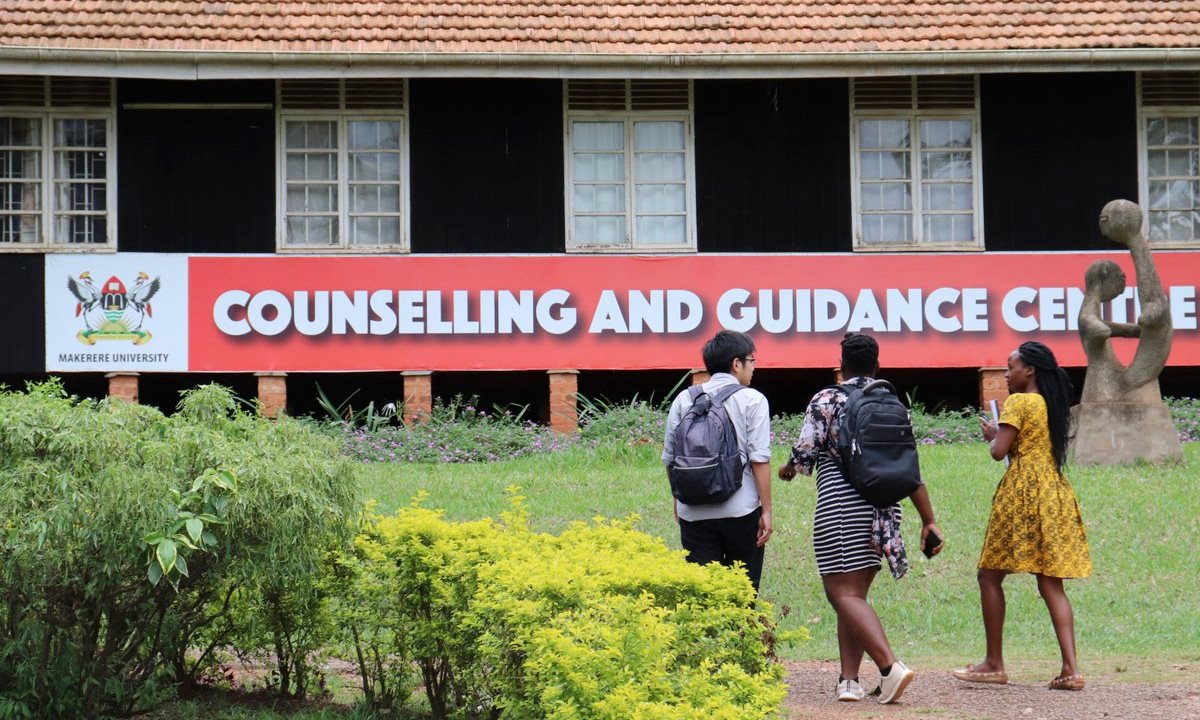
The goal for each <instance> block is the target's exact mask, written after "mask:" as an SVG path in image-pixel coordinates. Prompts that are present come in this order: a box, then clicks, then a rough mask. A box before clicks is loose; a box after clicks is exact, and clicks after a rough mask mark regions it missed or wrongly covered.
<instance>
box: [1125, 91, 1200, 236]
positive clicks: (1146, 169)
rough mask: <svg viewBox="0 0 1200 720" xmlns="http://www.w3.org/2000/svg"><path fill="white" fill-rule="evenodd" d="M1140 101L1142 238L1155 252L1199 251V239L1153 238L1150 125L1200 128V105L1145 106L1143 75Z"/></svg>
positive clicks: (1139, 147)
mask: <svg viewBox="0 0 1200 720" xmlns="http://www.w3.org/2000/svg"><path fill="white" fill-rule="evenodd" d="M1137 98H1138V100H1137V105H1138V115H1137V155H1138V204H1139V205H1141V206H1142V234H1143V235H1144V236H1145V238H1146V240H1147V241H1148V242H1149V243H1150V244H1151V245H1152V246H1153V247H1156V248H1163V249H1187V250H1195V249H1196V248H1197V247H1200V236H1197V237H1194V238H1193V239H1191V240H1154V239H1152V238H1151V237H1150V142H1149V140H1150V138H1149V121H1150V118H1151V117H1165V118H1188V119H1192V120H1196V121H1197V123H1198V124H1200V105H1150V106H1145V105H1143V104H1142V73H1138V74H1137ZM1198 180H1200V178H1198Z"/></svg>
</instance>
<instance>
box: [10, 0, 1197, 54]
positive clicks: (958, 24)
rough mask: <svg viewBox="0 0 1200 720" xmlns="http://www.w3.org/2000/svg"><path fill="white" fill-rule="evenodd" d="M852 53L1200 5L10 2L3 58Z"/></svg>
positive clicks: (1123, 19)
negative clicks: (61, 53) (64, 54)
mask: <svg viewBox="0 0 1200 720" xmlns="http://www.w3.org/2000/svg"><path fill="white" fill-rule="evenodd" d="M5 46H7V47H42V48H64V49H65V48H73V49H109V50H177V51H225V52H231V51H262V52H296V51H325V52H350V53H376V52H389V53H534V54H536V53H547V54H566V53H585V54H620V53H637V54H701V55H703V54H713V53H844V52H872V51H923V52H930V51H953V50H983V51H994V50H1070V49H1085V48H1131V49H1132V48H1143V49H1144V48H1194V47H1198V46H1200V2H1193V1H1181V2H1171V1H1163V0H1128V1H1125V2H1120V1H1117V2H1021V1H1020V0H993V1H992V2H970V1H967V0H945V1H942V2H920V1H919V0H878V1H875V2H869V1H867V0H855V1H852V2H831V1H828V0H826V1H821V0H758V1H757V2H752V1H751V0H727V1H726V2H704V1H702V0H673V1H668V2H629V1H625V2H621V1H620V0H576V1H575V2H569V3H544V2H508V1H506V0H477V1H476V2H450V1H446V2H348V1H338V0H334V1H332V2H255V1H253V0H207V1H203V2H186V1H182V0H0V48H3V47H5Z"/></svg>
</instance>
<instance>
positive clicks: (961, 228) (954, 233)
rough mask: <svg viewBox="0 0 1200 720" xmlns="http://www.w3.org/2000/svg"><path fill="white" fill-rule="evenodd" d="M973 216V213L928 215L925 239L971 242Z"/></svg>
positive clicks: (924, 230) (946, 241)
mask: <svg viewBox="0 0 1200 720" xmlns="http://www.w3.org/2000/svg"><path fill="white" fill-rule="evenodd" d="M972 223H973V218H972V216H971V215H926V216H925V219H924V227H923V240H924V241H925V242H927V243H935V244H940V243H957V244H966V243H970V242H971V236H972V235H973V230H972V227H971V226H972Z"/></svg>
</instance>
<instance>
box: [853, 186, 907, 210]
mask: <svg viewBox="0 0 1200 720" xmlns="http://www.w3.org/2000/svg"><path fill="white" fill-rule="evenodd" d="M861 199H862V209H863V210H868V211H869V210H911V209H912V188H911V186H910V185H909V184H908V183H863V184H862V195H861Z"/></svg>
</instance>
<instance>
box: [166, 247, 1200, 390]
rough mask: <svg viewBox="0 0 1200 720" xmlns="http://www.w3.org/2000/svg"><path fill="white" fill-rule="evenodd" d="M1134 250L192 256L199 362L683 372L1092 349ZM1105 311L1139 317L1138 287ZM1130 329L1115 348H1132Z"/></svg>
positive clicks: (1178, 352)
mask: <svg viewBox="0 0 1200 720" xmlns="http://www.w3.org/2000/svg"><path fill="white" fill-rule="evenodd" d="M1102 258H1106V259H1111V260H1114V261H1116V262H1117V263H1118V264H1119V265H1121V267H1122V268H1124V269H1125V272H1126V274H1127V276H1128V278H1129V282H1130V284H1131V285H1132V284H1133V283H1134V282H1135V281H1134V277H1135V276H1134V273H1133V264H1132V261H1131V259H1130V257H1129V254H1128V253H1120V252H1111V253H1039V254H1006V253H986V254H970V255H967V254H955V255H934V254H923V253H912V254H904V255H891V254H889V255H689V256H499V257H495V256H455V257H448V256H385V257H311V256H309V257H279V256H195V257H191V258H189V259H188V295H189V300H188V326H189V332H188V341H189V342H188V347H189V350H188V358H189V362H188V369H189V370H191V371H270V370H277V371H296V372H298V371H312V372H339V371H368V370H528V369H552V368H576V369H654V368H668V369H669V368H688V367H697V366H699V365H700V364H701V360H700V347H701V345H702V344H703V341H704V340H705V339H707V338H708V337H709V336H711V335H712V334H713V333H714V332H715V331H716V330H718V329H720V328H722V327H727V328H731V329H735V330H743V331H746V332H749V333H750V334H751V335H752V336H753V337H754V339H755V342H756V344H757V346H758V358H759V367H767V368H771V367H775V368H806V367H822V368H828V367H833V366H835V365H836V364H837V360H838V351H839V349H838V340H839V339H840V338H841V336H842V334H843V333H844V332H846V331H847V330H859V331H863V332H868V333H871V334H873V335H875V336H876V337H877V338H878V339H879V341H880V346H881V357H880V360H881V363H882V364H883V365H884V366H885V367H889V368H903V367H912V368H927V367H981V366H988V365H1002V364H1003V363H1004V362H1005V359H1006V358H1007V356H1008V354H1009V352H1011V351H1012V350H1013V349H1014V348H1016V346H1017V345H1018V344H1020V343H1021V342H1023V341H1025V340H1034V339H1036V340H1041V341H1043V342H1046V343H1047V344H1049V345H1050V346H1051V347H1052V348H1054V350H1055V352H1056V353H1057V354H1058V356H1059V358H1060V360H1061V362H1062V363H1063V364H1065V365H1083V364H1085V359H1084V356H1083V351H1082V348H1081V346H1080V343H1079V337H1078V334H1077V332H1076V328H1075V322H1076V316H1077V314H1078V309H1079V305H1080V303H1081V302H1082V298H1083V289H1082V288H1083V274H1084V271H1085V270H1086V268H1087V267H1088V265H1089V264H1091V263H1092V262H1094V261H1096V260H1099V259H1102ZM1155 258H1156V262H1157V265H1158V269H1159V273H1160V275H1161V278H1162V282H1163V286H1164V288H1165V289H1166V291H1167V293H1168V294H1169V295H1170V297H1171V305H1172V318H1173V321H1174V326H1175V341H1174V347H1173V351H1172V353H1171V359H1170V364H1172V365H1200V330H1198V329H1197V316H1198V313H1197V283H1198V282H1200V252H1169V251H1160V252H1157V253H1156V254H1155ZM1107 312H1108V313H1109V316H1110V317H1111V318H1112V319H1114V320H1118V321H1126V322H1132V321H1133V320H1134V319H1135V318H1136V316H1137V312H1138V305H1137V298H1136V289H1135V288H1134V287H1130V288H1129V289H1128V290H1127V291H1126V294H1125V295H1124V296H1122V297H1120V298H1118V299H1117V300H1115V301H1113V303H1112V304H1111V307H1109V308H1108V310H1107ZM1135 347H1136V340H1122V341H1117V350H1118V354H1119V356H1121V357H1122V358H1123V359H1125V360H1128V359H1129V358H1130V357H1132V354H1133V350H1134V348H1135Z"/></svg>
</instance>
